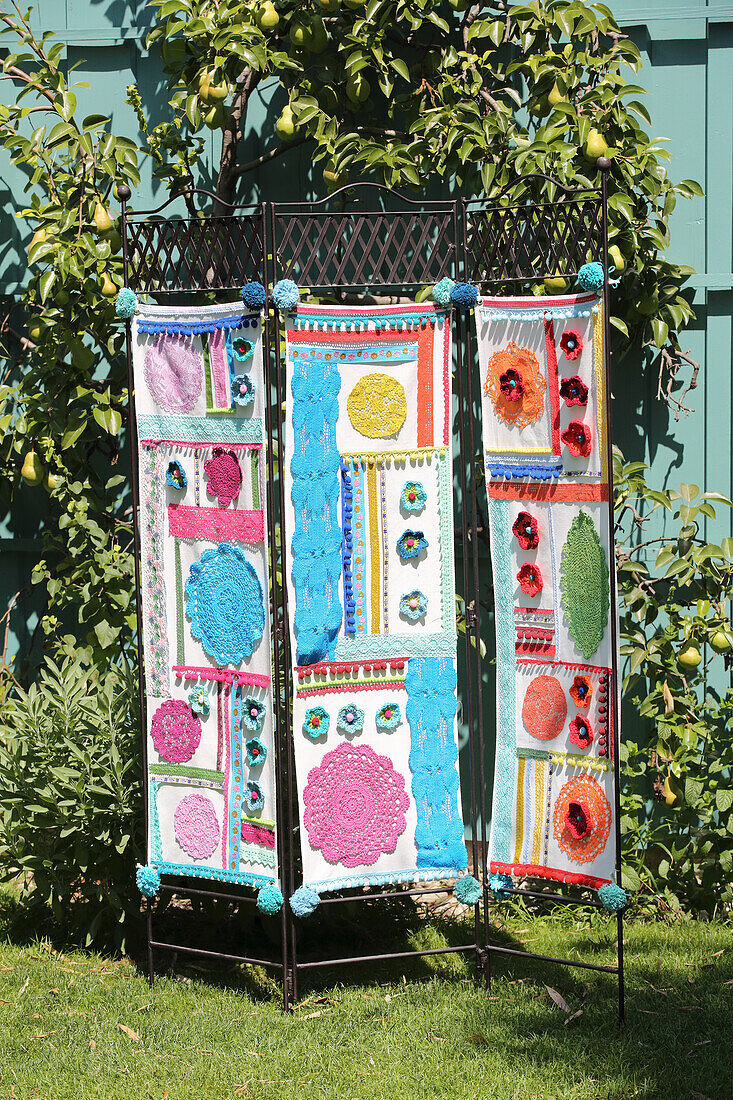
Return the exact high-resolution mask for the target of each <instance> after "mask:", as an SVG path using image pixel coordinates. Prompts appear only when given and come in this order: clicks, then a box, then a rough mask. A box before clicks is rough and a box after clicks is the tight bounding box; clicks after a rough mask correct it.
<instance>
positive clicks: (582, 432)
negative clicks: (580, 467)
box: [560, 420, 593, 458]
mask: <svg viewBox="0 0 733 1100" xmlns="http://www.w3.org/2000/svg"><path fill="white" fill-rule="evenodd" d="M560 438H561V439H562V441H563V443H564V444H565V446H566V447H567V449H568V450H569V451H570V453H571V455H574V456H575V458H587V457H588V455H589V454H590V449H591V446H592V445H593V433H592V432H591V430H590V428H589V427H588V425H587V424H584V423H583V421H582V420H571V421H570V423H569V424H568V426H567V428H566V429H565V431H564V432H561V433H560Z"/></svg>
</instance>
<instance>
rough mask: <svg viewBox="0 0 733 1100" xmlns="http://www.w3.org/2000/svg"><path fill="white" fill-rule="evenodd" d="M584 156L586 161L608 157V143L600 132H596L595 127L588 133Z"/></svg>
mask: <svg viewBox="0 0 733 1100" xmlns="http://www.w3.org/2000/svg"><path fill="white" fill-rule="evenodd" d="M583 154H584V156H585V158H586V160H598V158H599V157H606V156H608V143H607V142H606V139H605V138H604V136H603V134H602V133H601V132H600V130H596V129H595V127H593V129H592V130H590V131H589V133H588V137H587V138H586V142H585V145H584V146H583Z"/></svg>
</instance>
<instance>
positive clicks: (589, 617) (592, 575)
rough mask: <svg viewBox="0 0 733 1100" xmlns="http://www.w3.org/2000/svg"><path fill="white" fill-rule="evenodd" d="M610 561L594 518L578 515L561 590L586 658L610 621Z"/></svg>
mask: <svg viewBox="0 0 733 1100" xmlns="http://www.w3.org/2000/svg"><path fill="white" fill-rule="evenodd" d="M608 579H609V578H608V564H607V562H606V555H605V553H604V550H603V546H602V545H601V540H600V537H599V535H598V532H597V531H596V528H595V524H594V523H593V520H592V519H591V517H590V516H589V515H588V513H587V512H583V511H581V512H579V514H578V515H577V516H576V517H575V519H574V520H573V522H572V524H571V525H570V530H569V531H568V537H567V540H566V542H565V545H564V546H563V548H562V561H561V563H560V592H561V593H562V601H563V608H564V610H565V614H566V616H567V619H568V622H569V624H570V625H569V628H568V632H569V634H570V637H571V638H573V639H574V640H575V644H576V646H577V648H578V649H579V650H580V652H581V653H582V654H583V656H584V657H585V659H586V661H587V660H589V659H590V657H591V656H592V655H593V654H594V653H595V651H596V650H597V649H598V647H599V645H600V644H601V641H602V640H603V635H604V633H605V630H606V623H607V622H608V609H609V606H610V599H609V595H608V590H609V589H608Z"/></svg>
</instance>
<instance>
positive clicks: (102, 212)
mask: <svg viewBox="0 0 733 1100" xmlns="http://www.w3.org/2000/svg"><path fill="white" fill-rule="evenodd" d="M94 224H95V226H96V228H97V233H99V234H102V233H107V232H108V231H109V230H110V229H111V228H112V219H111V218H110V216H109V210H108V209H107V207H106V206H104V205H103V203H101V202H98V203H97V205H96V206H95V207H94Z"/></svg>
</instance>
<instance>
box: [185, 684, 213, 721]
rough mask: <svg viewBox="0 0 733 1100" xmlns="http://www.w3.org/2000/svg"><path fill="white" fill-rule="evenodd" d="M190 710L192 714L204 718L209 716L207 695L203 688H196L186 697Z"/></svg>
mask: <svg viewBox="0 0 733 1100" xmlns="http://www.w3.org/2000/svg"><path fill="white" fill-rule="evenodd" d="M188 701H189V703H190V704H191V710H192V711H193V713H194V714H201V715H203V717H204V718H206V717H208V714H209V710H210V707H209V694H208V692H207V691H205V690H204V688H196V689H195V690H194V691H192V692H191V694H190V695H189V697H188Z"/></svg>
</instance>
